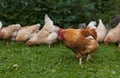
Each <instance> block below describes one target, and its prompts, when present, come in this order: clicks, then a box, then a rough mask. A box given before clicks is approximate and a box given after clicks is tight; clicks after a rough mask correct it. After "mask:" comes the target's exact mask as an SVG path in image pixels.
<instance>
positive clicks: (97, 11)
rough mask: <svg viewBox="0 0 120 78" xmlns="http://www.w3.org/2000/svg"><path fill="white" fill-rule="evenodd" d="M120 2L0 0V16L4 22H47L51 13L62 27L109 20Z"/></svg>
mask: <svg viewBox="0 0 120 78" xmlns="http://www.w3.org/2000/svg"><path fill="white" fill-rule="evenodd" d="M119 6H120V1H119V0H116V1H114V0H0V20H1V21H2V22H3V24H4V25H9V24H13V23H20V24H22V25H31V24H34V23H41V24H42V25H43V24H44V16H45V14H48V15H49V16H50V18H51V19H52V20H53V21H54V23H55V24H56V25H59V26H60V27H64V28H66V27H77V25H78V24H79V23H80V22H86V23H88V22H89V21H91V20H97V21H98V19H99V18H101V19H103V21H105V23H108V22H109V21H110V20H111V19H112V16H113V15H116V14H119V13H120V11H119Z"/></svg>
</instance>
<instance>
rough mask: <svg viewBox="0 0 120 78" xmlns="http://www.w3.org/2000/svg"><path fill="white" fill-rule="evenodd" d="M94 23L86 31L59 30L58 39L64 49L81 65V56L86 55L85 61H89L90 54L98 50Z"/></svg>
mask: <svg viewBox="0 0 120 78" xmlns="http://www.w3.org/2000/svg"><path fill="white" fill-rule="evenodd" d="M95 25H96V22H94V21H92V22H90V23H89V24H88V26H87V28H86V29H73V28H68V29H59V30H58V31H57V33H58V39H59V40H62V41H63V42H64V43H65V45H66V47H67V48H69V49H71V50H72V51H73V52H74V53H75V55H76V57H77V58H78V59H79V64H82V56H83V55H87V61H89V60H90V59H91V55H90V54H91V53H92V52H94V51H95V50H96V49H97V48H98V43H97V41H96V39H97V33H96V31H95V30H96V27H95Z"/></svg>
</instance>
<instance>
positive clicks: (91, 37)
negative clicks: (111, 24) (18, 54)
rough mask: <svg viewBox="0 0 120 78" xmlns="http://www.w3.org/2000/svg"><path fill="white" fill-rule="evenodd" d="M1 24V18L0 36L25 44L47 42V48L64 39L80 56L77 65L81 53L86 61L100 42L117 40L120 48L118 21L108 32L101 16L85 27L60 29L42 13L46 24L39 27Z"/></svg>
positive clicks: (77, 55) (36, 25) (80, 60)
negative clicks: (97, 20) (85, 57)
mask: <svg viewBox="0 0 120 78" xmlns="http://www.w3.org/2000/svg"><path fill="white" fill-rule="evenodd" d="M2 26H3V25H2V22H1V21H0V39H8V40H12V41H16V42H25V44H26V46H31V45H41V44H46V45H48V47H49V48H50V47H51V44H53V43H55V42H57V41H63V43H64V44H65V45H66V47H67V48H69V49H71V50H72V51H73V52H74V54H75V56H76V57H77V58H78V59H79V64H82V57H83V56H87V59H86V60H87V61H89V60H90V59H91V53H93V52H95V51H96V50H97V48H98V47H99V43H101V42H104V43H106V44H108V43H117V44H118V50H119V51H120V23H119V24H118V25H117V26H116V27H115V28H113V29H111V30H109V31H108V30H107V29H106V26H105V25H104V24H103V22H102V20H101V19H99V23H98V25H97V22H96V21H91V22H90V23H89V24H88V25H87V26H86V27H85V28H78V29H74V28H66V29H63V28H60V27H59V26H56V25H54V23H53V21H52V20H51V19H50V18H49V16H48V15H45V24H44V26H43V27H42V28H41V25H40V24H34V25H31V26H21V25H20V24H12V25H9V26H5V27H2ZM40 28H41V30H40Z"/></svg>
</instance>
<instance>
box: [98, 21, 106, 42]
mask: <svg viewBox="0 0 120 78" xmlns="http://www.w3.org/2000/svg"><path fill="white" fill-rule="evenodd" d="M96 32H97V41H98V42H103V41H104V38H105V36H106V33H107V30H106V28H105V25H104V24H103V22H102V20H101V19H99V24H98V27H97V29H96Z"/></svg>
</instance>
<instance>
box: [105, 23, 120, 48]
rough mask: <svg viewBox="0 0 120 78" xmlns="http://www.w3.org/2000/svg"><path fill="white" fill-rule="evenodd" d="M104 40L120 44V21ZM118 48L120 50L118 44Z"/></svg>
mask: <svg viewBox="0 0 120 78" xmlns="http://www.w3.org/2000/svg"><path fill="white" fill-rule="evenodd" d="M104 42H105V43H118V44H120V23H119V24H118V25H117V26H116V27H115V28H113V29H111V30H110V31H109V32H108V34H107V35H106V37H105V39H104ZM118 49H119V50H120V45H119V46H118Z"/></svg>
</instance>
